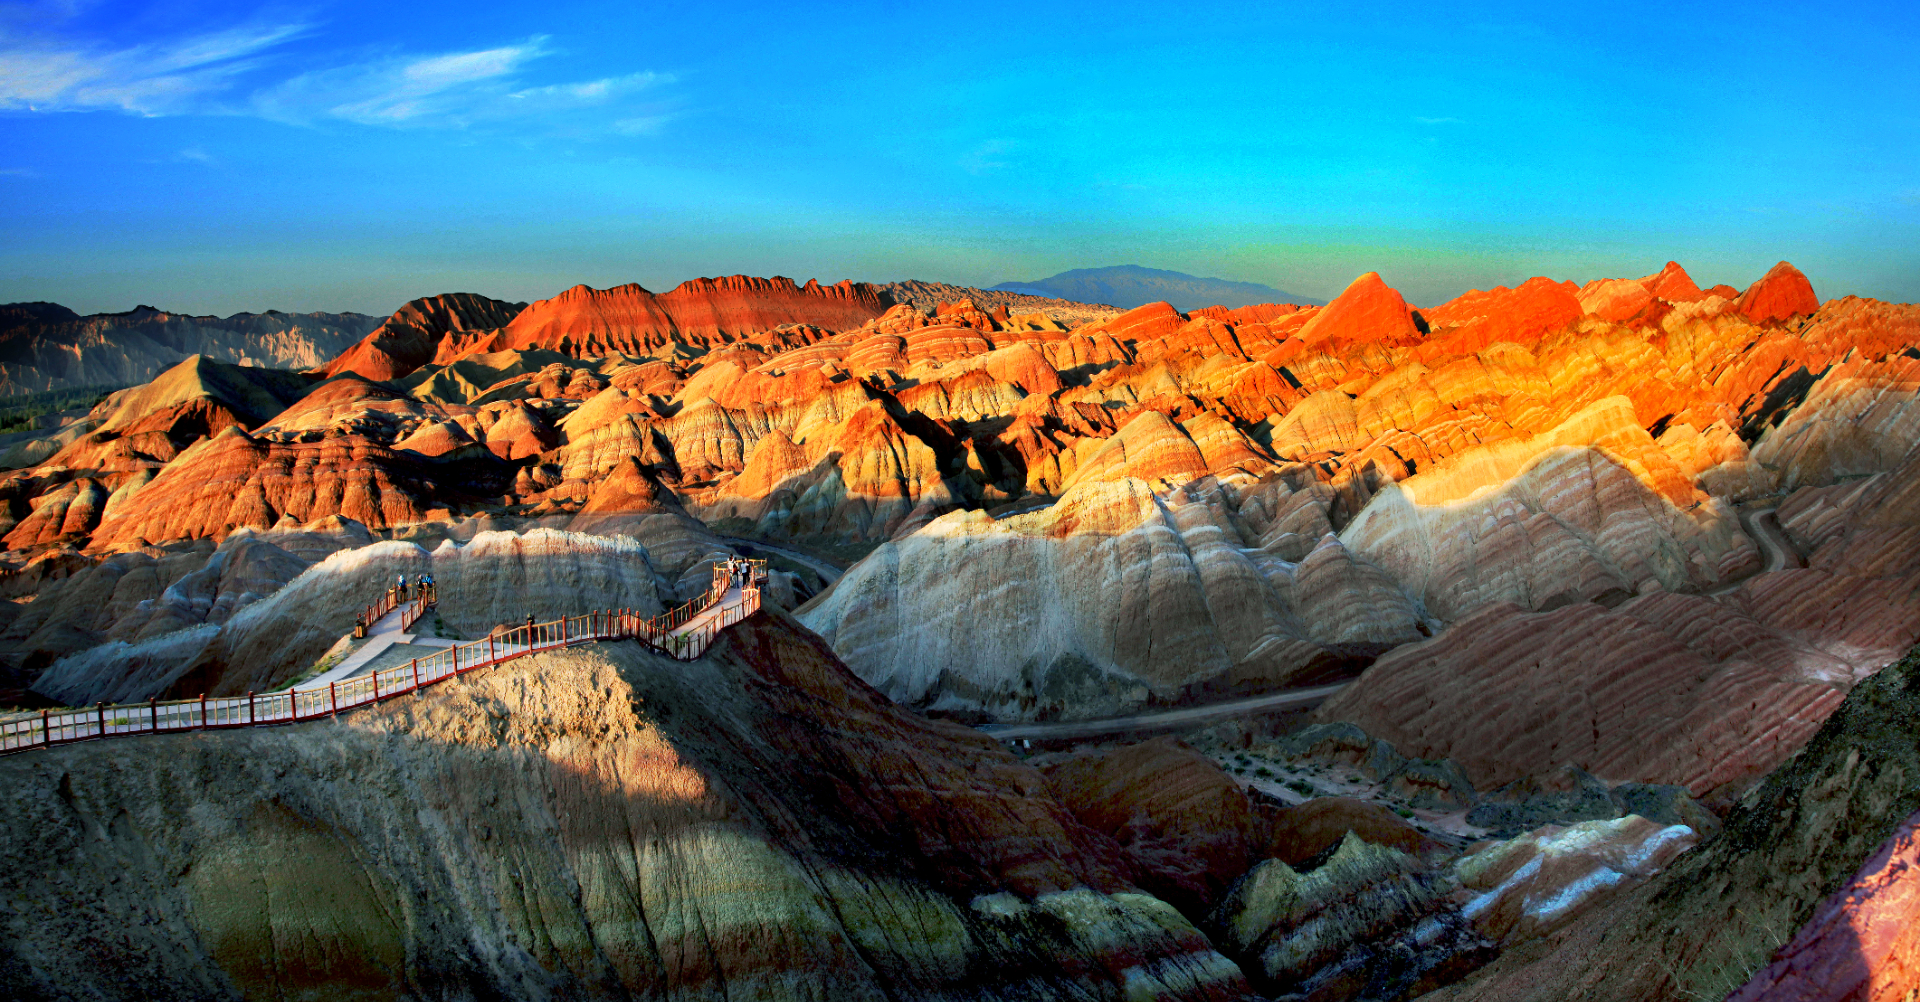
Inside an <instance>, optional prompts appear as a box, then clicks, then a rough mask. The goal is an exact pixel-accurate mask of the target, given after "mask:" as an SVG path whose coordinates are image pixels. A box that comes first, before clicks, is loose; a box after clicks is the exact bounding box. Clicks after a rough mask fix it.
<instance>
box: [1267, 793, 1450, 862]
mask: <svg viewBox="0 0 1920 1002" xmlns="http://www.w3.org/2000/svg"><path fill="white" fill-rule="evenodd" d="M1267 822H1268V826H1269V829H1270V833H1269V835H1268V841H1267V845H1266V851H1267V854H1268V855H1270V856H1272V857H1273V858H1274V859H1277V860H1280V861H1281V862H1283V863H1286V864H1287V865H1289V866H1295V867H1298V866H1301V865H1303V864H1305V863H1308V862H1309V861H1311V860H1314V859H1316V858H1317V857H1320V856H1322V855H1324V854H1326V853H1327V852H1329V851H1331V850H1333V849H1334V848H1335V847H1337V846H1338V845H1339V844H1340V842H1341V840H1342V839H1344V838H1346V837H1347V835H1348V833H1352V834H1353V836H1354V837H1355V838H1358V839H1359V840H1361V841H1362V842H1367V843H1370V844H1372V845H1380V846H1387V847H1389V848H1392V849H1398V850H1399V851H1401V852H1404V853H1407V854H1409V855H1412V856H1428V855H1431V854H1433V853H1434V852H1435V851H1437V850H1439V849H1440V846H1439V845H1438V844H1437V843H1435V842H1434V841H1433V840H1432V839H1430V838H1428V837H1427V836H1425V835H1422V834H1420V831H1419V829H1417V828H1415V827H1413V826H1412V825H1410V824H1408V823H1407V822H1406V821H1405V820H1404V819H1402V818H1401V817H1400V816H1399V815H1397V814H1395V813H1393V812H1392V811H1390V810H1388V809H1387V808H1385V807H1382V806H1380V805H1379V804H1374V803H1368V802H1367V801H1364V800H1355V799H1354V798H1352V797H1314V798H1312V799H1310V800H1308V801H1306V802H1305V803H1302V804H1296V805H1294V806H1292V807H1285V808H1281V809H1280V810H1278V811H1275V812H1274V813H1273V814H1272V815H1271V816H1270V817H1269V818H1268V819H1267Z"/></svg>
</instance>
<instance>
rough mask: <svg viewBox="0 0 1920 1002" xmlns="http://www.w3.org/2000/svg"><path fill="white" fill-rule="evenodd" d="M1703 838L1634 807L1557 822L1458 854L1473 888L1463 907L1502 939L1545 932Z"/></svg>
mask: <svg viewBox="0 0 1920 1002" xmlns="http://www.w3.org/2000/svg"><path fill="white" fill-rule="evenodd" d="M1699 841H1700V835H1699V833H1697V832H1695V831H1694V830H1693V829H1692V828H1690V827H1688V826H1686V825H1662V824H1659V823H1657V822H1654V821H1649V820H1647V819H1646V818H1643V817H1640V816H1639V815H1633V814H1630V815H1627V816H1626V817H1622V818H1618V819H1615V820H1612V821H1583V822H1581V823H1579V824H1576V825H1572V826H1570V827H1566V828H1562V827H1560V826H1558V825H1549V826H1548V827H1545V828H1541V829H1539V830H1536V831H1532V832H1529V833H1527V834H1525V835H1522V836H1520V837H1518V838H1514V839H1510V840H1508V841H1505V842H1498V843H1495V844H1492V845H1488V846H1483V847H1480V848H1479V849H1478V850H1477V851H1474V852H1471V853H1469V854H1468V855H1466V856H1465V857H1463V858H1461V859H1459V860H1457V861H1455V863H1454V864H1453V872H1454V875H1455V876H1456V877H1458V878H1459V880H1460V884H1461V887H1462V888H1464V889H1465V890H1466V891H1467V892H1469V893H1470V894H1472V895H1473V896H1472V897H1471V899H1470V900H1468V901H1467V903H1466V904H1465V905H1464V906H1463V907H1462V908H1461V914H1462V915H1464V916H1466V917H1467V919H1468V920H1470V921H1471V922H1472V923H1473V925H1474V928H1476V929H1478V930H1479V931H1480V934H1481V935H1483V936H1485V937H1487V938H1488V939H1490V940H1492V941H1494V942H1496V943H1502V944H1511V943H1516V942H1519V941H1521V940H1527V939H1537V938H1539V937H1541V936H1545V935H1547V934H1549V933H1551V932H1553V931H1554V930H1555V929H1558V928H1560V927H1561V926H1564V925H1566V924H1567V923H1568V922H1570V921H1572V920H1573V919H1574V918H1576V917H1578V916H1579V915H1581V914H1582V913H1583V912H1586V911H1589V910H1591V909H1593V908H1595V907H1597V906H1599V905H1600V904H1601V903H1602V902H1604V901H1606V900H1608V899H1610V898H1612V897H1613V896H1615V895H1618V894H1619V893H1620V892H1622V891H1625V890H1627V889H1629V888H1632V887H1635V886H1638V885H1639V884H1641V883H1643V882H1645V881H1646V880H1647V878H1649V877H1651V876H1653V875H1654V874H1656V873H1659V872H1660V871H1661V870H1664V869H1666V868H1667V866H1669V865H1670V864H1672V862H1673V861H1674V860H1675V859H1676V858H1678V857H1679V855H1680V854H1681V853H1683V852H1686V851H1687V850H1688V849H1691V848H1693V846H1694V845H1695V844H1696V843H1698V842H1699Z"/></svg>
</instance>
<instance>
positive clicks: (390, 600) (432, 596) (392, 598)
mask: <svg viewBox="0 0 1920 1002" xmlns="http://www.w3.org/2000/svg"><path fill="white" fill-rule="evenodd" d="M417 599H426V600H427V601H428V602H429V603H436V602H438V601H439V600H440V596H439V593H438V592H437V590H436V589H435V588H434V585H433V575H431V574H420V575H416V576H415V577H414V579H413V583H412V584H411V585H409V584H408V583H407V576H406V575H405V574H402V575H400V576H399V577H398V578H397V579H395V581H394V584H393V587H391V588H388V589H387V604H388V605H399V604H401V603H402V602H411V601H414V600H417Z"/></svg>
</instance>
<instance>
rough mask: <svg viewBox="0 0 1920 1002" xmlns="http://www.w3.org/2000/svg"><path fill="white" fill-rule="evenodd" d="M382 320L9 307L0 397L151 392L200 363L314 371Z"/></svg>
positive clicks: (1, 327) (0, 339) (1, 324)
mask: <svg viewBox="0 0 1920 1002" xmlns="http://www.w3.org/2000/svg"><path fill="white" fill-rule="evenodd" d="M379 323H380V321H379V318H377V317H368V316H362V315H360V314H357V313H281V312H280V311H278V310H269V311H267V312H266V313H236V314H234V315H233V316H231V317H226V318H224V319H223V318H220V317H195V316H187V315H184V314H178V313H169V312H166V311H164V310H156V309H154V308H153V307H151V306H140V307H136V308H135V309H132V310H130V311H128V312H126V313H99V314H94V315H92V316H86V317H83V316H80V315H78V314H76V313H74V312H73V311H72V310H69V309H67V308H65V307H63V306H58V305H56V304H53V303H14V304H11V305H7V306H0V394H17V393H37V392H41V391H45V390H55V389H66V388H69V387H81V386H133V385H136V384H139V383H144V382H146V381H148V380H150V379H152V378H154V377H155V376H157V375H159V374H160V373H162V372H164V371H166V370H167V369H170V368H172V367H174V366H176V365H179V364H180V363H181V362H183V361H185V360H187V359H188V358H190V357H192V356H194V355H203V356H206V357H207V358H209V359H211V360H213V361H216V362H225V363H230V364H234V365H245V366H261V367H267V368H277V369H306V368H312V367H314V366H317V365H320V364H322V363H324V362H326V361H327V360H328V359H330V358H332V357H334V356H335V355H337V354H339V353H340V352H341V351H343V350H345V349H346V348H347V347H348V346H350V345H352V344H353V343H354V342H355V341H357V340H359V339H360V338H361V337H363V336H365V335H366V334H367V332H368V331H371V330H373V329H374V328H375V327H377V326H379Z"/></svg>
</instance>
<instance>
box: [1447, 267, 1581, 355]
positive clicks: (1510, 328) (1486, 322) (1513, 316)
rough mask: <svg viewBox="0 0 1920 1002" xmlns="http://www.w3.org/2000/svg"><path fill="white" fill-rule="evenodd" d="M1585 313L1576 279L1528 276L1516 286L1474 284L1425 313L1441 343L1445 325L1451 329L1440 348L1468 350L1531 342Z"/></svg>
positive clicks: (1458, 350)
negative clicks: (1486, 288)
mask: <svg viewBox="0 0 1920 1002" xmlns="http://www.w3.org/2000/svg"><path fill="white" fill-rule="evenodd" d="M1581 313H1582V310H1581V308H1580V300H1579V299H1577V298H1575V296H1574V286H1573V283H1572V282H1556V281H1554V280H1553V279H1550V278H1530V279H1527V280H1526V281H1525V282H1522V283H1520V286H1519V287H1518V288H1514V289H1509V288H1507V287H1506V286H1499V287H1497V288H1495V289H1494V290H1493V291H1492V292H1481V291H1480V290H1478V289H1475V290H1473V291H1471V292H1468V293H1467V294H1466V295H1464V296H1461V297H1459V298H1458V299H1455V300H1453V301H1452V302H1449V303H1446V304H1445V305H1443V306H1440V307H1438V308H1436V309H1432V310H1428V311H1427V313H1426V318H1427V323H1428V324H1429V325H1431V326H1432V328H1433V330H1434V335H1435V338H1434V340H1435V344H1439V343H1440V335H1441V334H1442V333H1443V331H1442V328H1447V330H1445V331H1444V333H1445V334H1446V335H1448V336H1447V337H1446V339H1445V342H1444V349H1436V350H1447V351H1456V352H1470V351H1479V350H1480V349H1482V348H1485V347H1486V346H1487V345H1489V344H1493V343H1494V342H1496V341H1513V342H1517V343H1520V344H1530V343H1532V342H1534V341H1537V340H1539V339H1540V336H1541V335H1542V334H1546V333H1548V332H1550V331H1556V330H1559V329H1560V328H1562V327H1565V326H1566V325H1568V324H1570V323H1572V322H1573V321H1575V320H1578V319H1580V316H1581Z"/></svg>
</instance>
